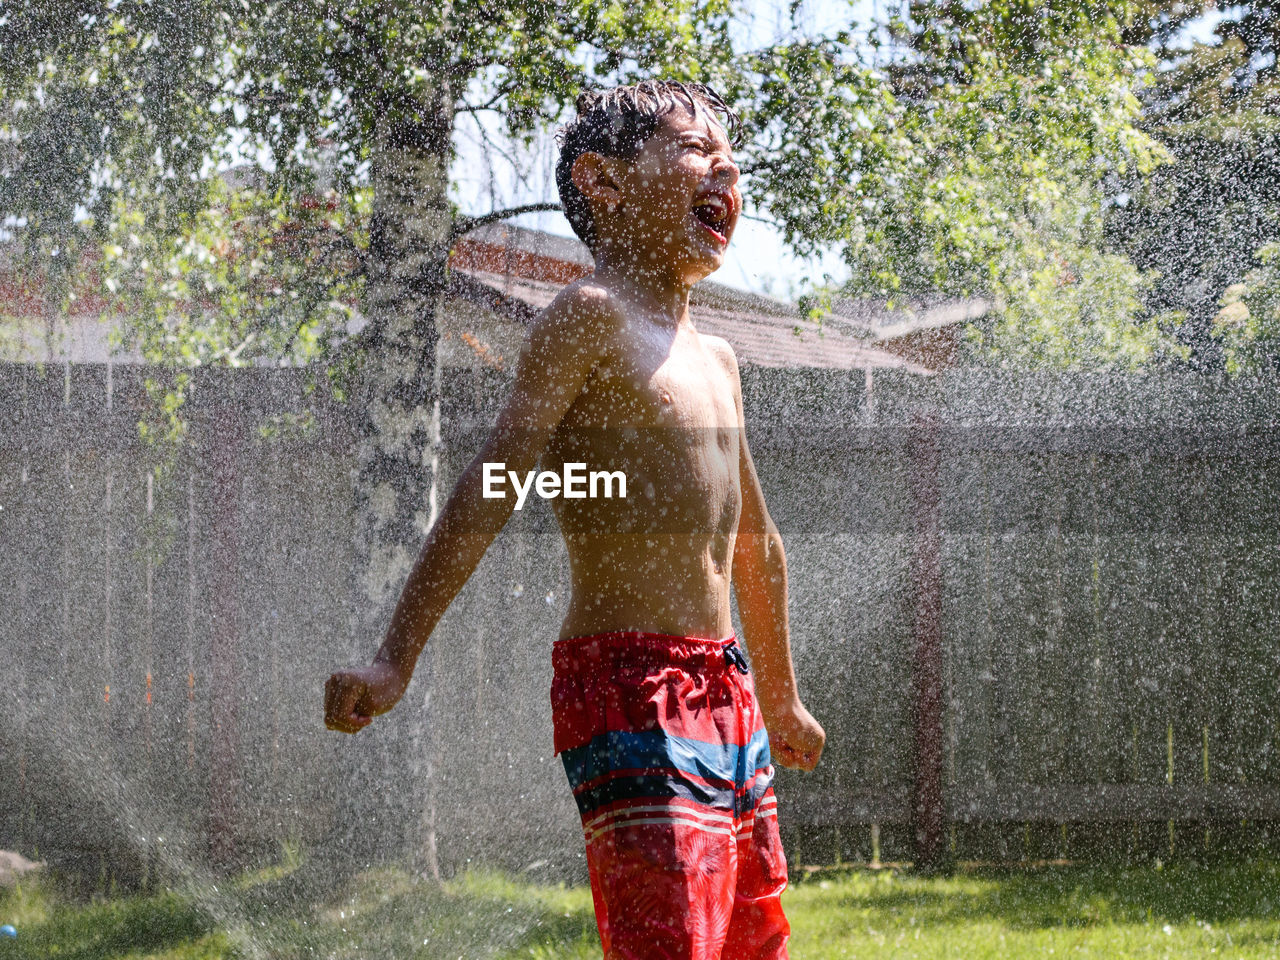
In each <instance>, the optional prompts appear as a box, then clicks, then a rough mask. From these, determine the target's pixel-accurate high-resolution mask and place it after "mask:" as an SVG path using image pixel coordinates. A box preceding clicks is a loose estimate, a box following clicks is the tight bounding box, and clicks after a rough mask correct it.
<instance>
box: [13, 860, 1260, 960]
mask: <svg viewBox="0 0 1280 960" xmlns="http://www.w3.org/2000/svg"><path fill="white" fill-rule="evenodd" d="M302 889H303V887H302V886H301V885H300V884H299V883H297V882H295V879H294V878H293V876H292V875H291V874H290V873H289V872H288V871H287V870H281V869H276V870H267V871H260V872H257V873H253V874H245V875H243V876H241V877H238V878H236V879H235V880H232V881H230V882H227V883H224V884H222V885H221V887H220V888H219V889H217V890H216V891H215V890H214V889H213V888H212V887H210V888H208V889H204V890H197V889H194V888H192V889H190V890H188V891H186V892H183V893H179V892H168V893H160V894H152V895H147V896H133V897H114V898H111V897H103V896H101V895H99V896H95V897H93V898H89V899H85V898H78V897H76V896H74V895H73V894H71V893H70V892H69V891H68V888H67V887H66V886H65V885H63V884H62V883H60V882H59V881H58V879H57V878H56V877H53V876H46V877H43V878H41V879H29V880H28V882H26V883H24V884H22V885H21V886H19V887H17V888H15V889H12V890H8V891H4V892H0V923H12V924H13V925H14V926H15V927H16V928H17V929H18V931H19V936H18V938H17V939H16V940H13V939H0V960H19V958H21V960H35V958H45V957H57V958H74V960H108V958H110V960H117V958H118V960H125V958H128V960H213V958H227V960H232V958H235V960H240V958H244V960H248V958H264V960H267V958H269V960H302V958H325V960H383V958H386V960H391V958H397V960H400V958H423V960H425V958H432V960H436V958H450V960H451V958H454V957H459V958H473V957H475V958H480V957H485V958H503V960H507V958H517V957H519V958H529V960H570V958H587V957H597V958H598V957H599V956H600V953H599V943H598V940H597V938H596V933H595V925H594V921H593V918H592V912H591V896H590V892H589V891H588V890H587V889H585V888H582V887H562V886H551V885H538V884H533V883H528V882H522V881H519V880H517V879H514V878H512V877H509V876H505V875H501V874H496V873H469V874H465V875H463V876H460V877H458V878H456V879H454V880H451V881H449V882H448V883H446V884H445V885H444V887H443V888H438V887H435V886H433V885H431V884H428V883H424V882H417V881H415V880H414V879H412V878H411V877H409V876H408V875H407V874H405V873H402V872H400V871H397V870H394V869H382V870H377V871H372V872H368V873H365V874H362V875H361V876H360V877H359V878H358V879H357V881H356V882H354V883H353V884H351V885H348V886H346V887H344V888H343V889H341V890H338V891H330V893H329V894H328V895H326V896H321V897H313V896H307V895H301V896H300V891H301V890H302ZM786 906H787V912H788V915H789V916H790V917H791V920H792V926H793V931H794V932H793V937H792V948H791V955H792V956H793V957H794V958H796V960H824V958H835V957H895V958H922V960H930V958H940V957H956V958H960V957H963V958H966V960H969V958H973V960H981V958H985V957H991V958H996V957H1000V958H1005V957H1049V956H1053V957H1058V956H1069V957H1073V958H1075V957H1098V958H1104V957H1105V958H1108V960H1111V958H1129V957H1188V958H1190V957H1197V958H1198V957H1208V956H1220V957H1242V958H1243V957H1259V958H1261V957H1276V956H1280V864H1278V863H1276V862H1272V861H1255V862H1245V863H1224V864H1218V865H1212V866H1204V865H1195V864H1191V863H1185V864H1173V865H1169V866H1165V867H1163V868H1156V867H1151V866H1147V867H1141V868H1139V867H1129V868H1125V867H1089V866H1072V865H1059V866H1041V867H1025V868H1007V867H1006V868H992V867H961V868H959V869H957V870H956V872H955V873H953V874H952V875H951V876H945V877H922V876H916V875H914V874H912V873H910V872H909V871H902V870H898V869H893V868H883V869H877V870H871V869H867V868H857V867H851V868H845V869H839V870H822V871H814V872H807V873H805V874H804V875H802V876H799V877H796V878H795V882H794V884H793V887H792V889H791V890H789V891H788V893H787V895H786Z"/></svg>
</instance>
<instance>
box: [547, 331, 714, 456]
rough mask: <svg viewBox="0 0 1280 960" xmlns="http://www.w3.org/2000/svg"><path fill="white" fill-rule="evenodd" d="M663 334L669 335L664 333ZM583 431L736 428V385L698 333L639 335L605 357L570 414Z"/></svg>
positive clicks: (569, 422) (570, 419)
mask: <svg viewBox="0 0 1280 960" xmlns="http://www.w3.org/2000/svg"><path fill="white" fill-rule="evenodd" d="M663 333H666V332H665V331H664V332H663ZM565 422H566V425H567V426H572V427H574V428H580V429H592V428H603V429H609V428H624V429H625V428H627V427H632V428H644V427H650V428H652V427H659V428H661V427H666V428H673V429H683V430H693V431H701V430H708V431H716V430H724V429H734V428H736V427H737V406H736V404H735V402H734V394H733V387H732V384H731V383H730V382H729V376H728V374H727V373H726V371H725V369H724V365H723V364H722V362H721V361H720V360H719V359H718V358H717V357H716V356H715V355H714V354H713V353H712V352H711V351H710V350H709V349H708V348H707V347H706V346H705V345H704V344H703V343H702V342H701V339H700V338H699V336H698V334H697V333H695V332H693V331H686V330H683V329H682V330H680V331H678V332H677V333H676V335H675V336H674V337H672V336H671V335H670V334H669V333H666V335H665V336H663V335H662V334H658V335H654V334H640V335H637V336H634V337H630V338H628V339H627V340H626V341H625V342H623V343H620V344H618V345H616V346H615V348H614V349H613V350H611V351H609V353H608V354H607V355H606V356H605V357H604V358H603V359H602V361H601V362H600V363H599V364H598V365H597V367H596V369H595V370H594V371H592V374H591V376H590V377H589V378H588V380H587V382H586V384H584V387H583V390H582V393H581V394H580V395H579V397H578V400H577V401H576V402H575V403H574V404H573V406H572V407H571V408H570V410H569V412H568V416H566V421H565Z"/></svg>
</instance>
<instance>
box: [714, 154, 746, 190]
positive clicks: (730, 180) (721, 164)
mask: <svg viewBox="0 0 1280 960" xmlns="http://www.w3.org/2000/svg"><path fill="white" fill-rule="evenodd" d="M712 171H713V174H714V176H716V177H717V178H722V179H723V181H724V185H725V186H727V187H732V186H733V185H734V184H735V183H737V182H738V176H739V174H740V171H739V170H738V165H737V164H736V163H734V162H733V161H732V160H730V159H729V158H728V157H726V156H725V155H724V154H720V153H717V154H716V156H715V160H714V161H713V166H712Z"/></svg>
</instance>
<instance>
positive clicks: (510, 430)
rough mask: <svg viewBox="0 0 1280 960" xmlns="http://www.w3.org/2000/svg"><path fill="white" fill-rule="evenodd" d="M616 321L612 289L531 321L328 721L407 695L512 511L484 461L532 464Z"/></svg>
mask: <svg viewBox="0 0 1280 960" xmlns="http://www.w3.org/2000/svg"><path fill="white" fill-rule="evenodd" d="M615 322H616V313H615V311H614V309H613V307H612V305H611V304H610V302H609V300H608V297H607V294H606V292H605V291H603V290H601V289H600V288H598V287H593V286H590V285H583V286H579V287H575V288H571V289H569V290H566V291H563V292H562V293H561V294H560V295H559V296H558V297H556V299H555V300H554V301H552V303H551V304H550V305H549V306H548V307H547V308H546V310H545V311H544V312H543V314H542V315H541V316H540V317H539V318H538V320H537V321H535V322H534V324H533V326H532V327H531V328H530V331H529V337H528V339H527V340H526V342H525V345H524V348H523V349H522V351H521V354H520V361H519V364H518V366H517V369H516V377H515V384H514V386H513V388H512V391H511V396H510V397H509V399H508V400H507V403H506V406H505V407H504V408H503V410H502V412H501V413H500V414H499V416H498V421H497V423H496V425H495V426H494V428H493V430H492V432H491V433H490V434H489V437H488V439H486V440H485V442H484V445H483V446H481V448H480V451H479V452H478V453H477V454H476V455H475V458H474V459H473V460H472V461H471V463H470V464H469V465H468V466H467V468H466V470H464V471H463V473H462V476H461V477H459V478H458V482H457V483H456V484H455V486H454V488H453V492H452V493H451V494H450V496H449V499H448V502H447V503H446V504H445V506H444V509H443V510H441V512H440V515H439V517H437V519H436V522H435V524H433V525H432V527H431V530H430V532H429V533H428V534H427V539H426V543H425V544H424V545H423V547H422V550H421V552H420V553H419V554H418V559H417V562H416V563H415V564H414V566H413V569H412V570H411V571H410V573H409V577H408V579H407V580H406V581H405V585H404V589H403V590H402V591H401V594H400V600H399V602H398V603H397V604H396V609H395V612H394V613H393V614H392V617H391V623H390V625H389V626H388V628H387V635H386V638H385V640H384V641H383V644H382V647H381V648H380V649H379V650H378V652H377V654H376V655H375V657H374V662H373V665H372V666H370V667H368V668H365V669H363V670H347V671H339V672H337V673H335V674H334V675H333V676H332V677H330V679H329V682H328V684H327V685H326V691H325V694H326V695H325V708H326V709H325V723H326V725H327V726H328V727H329V728H330V729H334V730H342V731H344V732H347V733H355V732H356V731H357V730H359V729H362V728H363V727H364V726H366V725H367V724H368V723H369V721H370V720H371V719H372V718H373V717H374V716H377V715H378V714H380V713H385V712H386V711H387V710H390V709H391V707H392V706H394V705H395V703H396V702H397V701H398V700H399V699H400V697H401V695H403V693H404V690H405V688H406V687H408V685H409V680H410V678H411V677H412V676H413V670H414V666H415V665H416V663H417V660H418V656H419V654H420V653H421V652H422V648H423V646H424V645H425V644H426V642H427V638H428V637H429V636H430V635H431V631H432V630H433V629H434V628H435V626H436V624H437V623H438V622H439V620H440V618H441V617H442V616H444V612H445V610H447V609H448V607H449V604H450V602H452V600H453V598H454V597H455V596H456V595H457V594H458V591H460V590H461V589H462V587H463V585H464V584H465V583H466V582H467V579H468V578H469V577H470V576H471V574H472V573H473V572H474V571H475V568H476V566H477V565H478V564H479V563H480V559H481V558H482V557H483V556H484V553H485V550H487V549H488V547H489V545H490V544H491V543H492V542H493V540H494V538H495V537H497V535H498V533H499V532H500V531H501V530H502V528H503V526H504V525H505V524H506V522H507V520H508V518H510V516H511V511H512V509H513V506H514V500H513V498H512V495H511V491H510V490H506V491H505V492H506V493H507V496H505V497H499V498H493V497H490V498H486V497H485V496H484V464H485V463H486V462H502V463H504V464H505V465H506V466H505V467H504V468H503V469H504V474H503V475H504V476H505V471H506V470H513V471H516V472H518V473H519V475H520V476H524V475H525V474H526V473H527V472H528V471H529V470H531V469H533V467H534V465H535V464H536V463H537V462H538V458H539V456H541V454H542V450H543V448H544V447H545V446H546V443H547V440H548V439H549V438H550V436H551V433H552V432H553V431H554V430H555V428H556V426H557V424H559V422H560V419H561V418H562V417H563V416H564V414H565V411H566V410H568V408H569V406H570V405H571V404H572V403H573V401H574V399H576V398H577V396H578V393H579V392H580V391H581V389H582V385H583V383H584V382H585V381H586V379H587V377H588V376H589V375H590V373H591V370H592V368H593V367H594V366H595V364H596V362H597V360H598V359H599V357H600V355H601V353H602V351H603V349H604V344H605V343H606V342H607V341H608V338H609V336H610V334H611V333H612V328H613V325H614V323H615Z"/></svg>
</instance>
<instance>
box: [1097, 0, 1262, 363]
mask: <svg viewBox="0 0 1280 960" xmlns="http://www.w3.org/2000/svg"><path fill="white" fill-rule="evenodd" d="M1152 6H1153V7H1154V8H1155V9H1157V10H1162V11H1165V17H1164V18H1158V17H1152V18H1149V19H1144V20H1138V21H1135V22H1134V23H1133V24H1132V25H1131V26H1130V28H1129V34H1130V37H1131V39H1132V40H1133V41H1134V42H1139V43H1143V44H1151V45H1152V46H1154V47H1155V49H1156V51H1157V56H1158V57H1159V59H1160V63H1161V69H1160V70H1159V71H1158V72H1157V73H1156V75H1155V78H1154V81H1153V82H1152V83H1151V84H1150V85H1149V86H1148V87H1147V88H1146V89H1145V90H1144V91H1143V95H1142V99H1143V121H1142V126H1143V129H1145V130H1146V131H1148V132H1149V133H1150V134H1151V135H1152V136H1155V137H1158V138H1159V139H1160V140H1161V141H1163V142H1164V143H1166V144H1167V145H1168V147H1169V149H1170V152H1171V153H1172V154H1173V156H1174V158H1175V162H1174V163H1172V164H1169V165H1167V166H1165V167H1162V168H1161V169H1160V170H1158V171H1156V172H1155V173H1154V174H1153V175H1152V176H1151V177H1150V178H1148V179H1147V180H1146V181H1145V182H1138V181H1135V180H1133V179H1132V178H1122V180H1121V182H1120V184H1119V186H1118V188H1117V191H1116V192H1117V193H1118V194H1119V196H1120V198H1121V199H1122V201H1123V202H1122V203H1120V204H1119V205H1117V206H1115V207H1114V208H1113V209H1112V210H1111V215H1110V217H1109V222H1108V226H1107V234H1108V237H1109V238H1110V239H1111V240H1112V242H1113V243H1114V244H1115V245H1116V246H1118V247H1119V248H1122V249H1124V250H1125V251H1127V253H1128V254H1129V256H1130V257H1131V258H1132V259H1133V261H1134V262H1135V263H1136V264H1138V265H1139V266H1140V267H1142V268H1144V269H1155V270H1158V271H1159V273H1160V277H1159V279H1158V281H1157V283H1156V284H1155V286H1154V288H1153V291H1152V303H1153V305H1154V307H1155V308H1156V309H1160V310H1166V311H1170V312H1177V313H1179V314H1181V315H1182V316H1184V317H1185V318H1186V322H1185V323H1183V324H1182V326H1181V327H1180V329H1179V331H1178V335H1179V338H1180V339H1181V340H1182V341H1183V342H1184V343H1185V344H1186V345H1187V347H1189V348H1190V351H1191V355H1190V358H1189V359H1190V363H1191V364H1192V365H1193V366H1195V367H1198V368H1205V369H1222V368H1223V367H1224V366H1227V365H1232V366H1234V365H1235V361H1232V360H1230V359H1229V358H1228V353H1227V352H1225V351H1224V345H1225V344H1229V343H1230V342H1231V338H1230V336H1228V337H1227V338H1226V339H1225V340H1224V339H1223V338H1222V337H1221V336H1219V334H1220V333H1221V332H1222V329H1220V327H1219V326H1218V324H1217V321H1216V319H1215V318H1216V317H1218V311H1219V307H1220V306H1221V299H1222V297H1223V296H1224V294H1223V291H1224V290H1226V289H1228V288H1234V287H1235V286H1236V285H1237V284H1240V283H1243V282H1244V275H1245V273H1246V272H1247V271H1249V270H1250V268H1251V266H1252V264H1253V263H1254V262H1255V261H1254V256H1255V254H1258V253H1260V252H1261V251H1262V250H1263V249H1265V248H1266V247H1267V245H1268V244H1270V243H1274V242H1275V241H1277V240H1280V199H1278V198H1277V194H1276V190H1275V184H1276V183H1277V182H1280V73H1277V67H1276V60H1275V56H1276V50H1277V39H1278V38H1280V7H1276V6H1275V5H1274V4H1271V3H1266V2H1264V3H1247V4H1240V5H1232V6H1230V7H1226V8H1224V9H1223V13H1224V18H1223V19H1222V20H1221V21H1220V22H1219V23H1218V24H1217V26H1216V27H1215V28H1214V42H1210V43H1204V42H1199V41H1197V42H1195V43H1193V44H1191V45H1190V46H1189V47H1181V46H1175V45H1174V44H1173V43H1172V39H1173V36H1174V33H1173V31H1171V30H1169V29H1167V28H1166V27H1164V26H1162V19H1167V20H1169V22H1171V23H1180V22H1185V20H1186V19H1188V18H1189V17H1190V16H1191V15H1198V14H1199V13H1200V12H1201V11H1202V9H1203V8H1204V7H1205V6H1206V5H1205V4H1203V3H1197V4H1188V5H1186V7H1185V8H1183V7H1182V5H1181V4H1176V3H1160V4H1154V5H1152ZM1171 11H1172V13H1170V12H1171ZM1233 295H1234V294H1233ZM1235 309H1236V311H1238V309H1240V308H1235ZM1229 315H1230V316H1234V315H1235V313H1234V312H1232V313H1230V314H1229ZM1237 319H1238V318H1237ZM1255 319H1256V318H1255ZM1227 349H1232V348H1230V347H1227Z"/></svg>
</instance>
